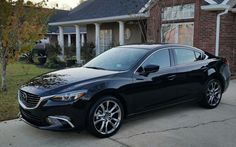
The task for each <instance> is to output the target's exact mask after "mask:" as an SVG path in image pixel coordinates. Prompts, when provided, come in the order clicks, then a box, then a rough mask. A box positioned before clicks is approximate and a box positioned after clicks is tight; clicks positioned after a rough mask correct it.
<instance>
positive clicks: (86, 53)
mask: <svg viewBox="0 0 236 147" xmlns="http://www.w3.org/2000/svg"><path fill="white" fill-rule="evenodd" d="M81 56H82V60H84V62H85V63H87V62H88V61H90V60H91V59H93V58H94V57H95V56H96V53H95V45H94V43H86V44H84V46H83V47H82V48H81Z"/></svg>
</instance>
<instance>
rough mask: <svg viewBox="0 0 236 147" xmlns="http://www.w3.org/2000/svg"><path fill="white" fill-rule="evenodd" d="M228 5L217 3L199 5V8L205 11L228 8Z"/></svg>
mask: <svg viewBox="0 0 236 147" xmlns="http://www.w3.org/2000/svg"><path fill="white" fill-rule="evenodd" d="M229 7H230V6H229V5H223V4H218V5H207V6H201V9H202V10H207V11H217V10H225V9H228V8H229Z"/></svg>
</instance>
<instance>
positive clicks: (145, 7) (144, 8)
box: [138, 0, 153, 13]
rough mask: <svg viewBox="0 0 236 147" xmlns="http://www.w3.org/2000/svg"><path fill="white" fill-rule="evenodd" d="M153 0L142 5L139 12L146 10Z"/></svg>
mask: <svg viewBox="0 0 236 147" xmlns="http://www.w3.org/2000/svg"><path fill="white" fill-rule="evenodd" d="M152 2H153V0H149V1H148V2H147V3H146V4H145V6H144V7H142V8H141V9H140V10H139V12H138V13H143V12H144V11H146V10H147V9H148V8H149V7H150V6H151V4H152Z"/></svg>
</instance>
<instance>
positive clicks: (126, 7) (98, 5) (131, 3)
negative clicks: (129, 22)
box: [53, 0, 149, 22]
mask: <svg viewBox="0 0 236 147" xmlns="http://www.w3.org/2000/svg"><path fill="white" fill-rule="evenodd" d="M148 1H149V0H87V1H86V2H84V3H82V4H80V5H79V6H77V7H76V8H74V9H73V10H72V11H70V12H69V13H68V15H67V16H65V17H63V18H61V19H57V20H54V21H53V22H64V21H74V20H87V19H96V18H105V17H113V16H122V15H129V14H137V13H138V12H139V11H140V9H142V8H143V7H144V6H145V4H147V3H148Z"/></svg>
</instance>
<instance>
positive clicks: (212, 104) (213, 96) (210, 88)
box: [200, 79, 223, 109]
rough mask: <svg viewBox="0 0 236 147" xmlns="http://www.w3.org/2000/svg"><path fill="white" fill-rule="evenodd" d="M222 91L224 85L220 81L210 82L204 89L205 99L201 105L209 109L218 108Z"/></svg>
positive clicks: (213, 80)
mask: <svg viewBox="0 0 236 147" xmlns="http://www.w3.org/2000/svg"><path fill="white" fill-rule="evenodd" d="M222 91H223V90H222V85H221V83H220V81H219V80H217V79H211V80H209V81H208V82H207V84H206V86H205V88H204V93H203V98H202V100H201V102H200V104H201V105H202V106H203V107H205V108H208V109H214V108H216V107H217V106H218V105H219V104H220V102H221V98H222Z"/></svg>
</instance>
